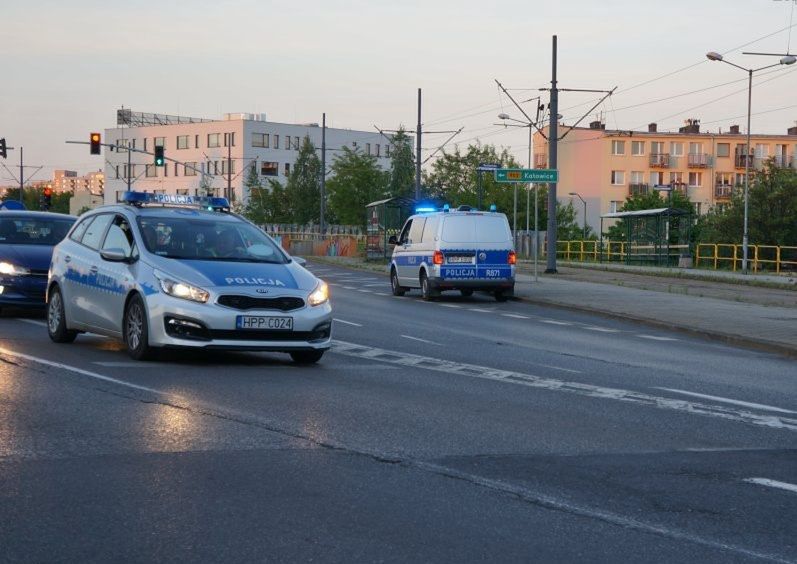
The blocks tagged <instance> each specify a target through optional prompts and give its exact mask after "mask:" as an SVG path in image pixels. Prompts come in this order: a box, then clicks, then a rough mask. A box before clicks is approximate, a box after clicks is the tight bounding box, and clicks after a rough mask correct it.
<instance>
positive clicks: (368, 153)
mask: <svg viewBox="0 0 797 564" xmlns="http://www.w3.org/2000/svg"><path fill="white" fill-rule="evenodd" d="M365 154H366V155H370V154H371V144H370V143H366V144H365Z"/></svg>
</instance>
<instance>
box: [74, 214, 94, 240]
mask: <svg viewBox="0 0 797 564" xmlns="http://www.w3.org/2000/svg"><path fill="white" fill-rule="evenodd" d="M92 221H94V217H84V218H83V219H81V220H80V221H79V222H78V224H77V227H75V229H74V230H73V231H72V234H71V235H70V236H69V238H70V239H72V240H73V241H77V242H78V243H80V240H81V239H82V238H83V235H84V234H85V233H86V229H87V228H88V226H89V224H90V223H91V222H92Z"/></svg>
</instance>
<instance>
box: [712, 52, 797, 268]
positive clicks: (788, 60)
mask: <svg viewBox="0 0 797 564" xmlns="http://www.w3.org/2000/svg"><path fill="white" fill-rule="evenodd" d="M706 57H707V58H708V60H709V61H720V62H722V63H726V64H729V65H731V66H732V67H736V68H737V69H741V70H743V71H745V72H746V73H747V146H746V148H745V152H746V154H745V156H744V227H743V231H742V272H744V273H745V274H747V256H748V254H747V247H748V228H747V225H748V207H749V203H748V200H749V191H750V149H751V147H750V115H751V107H752V99H753V73H754V72H758V71H761V70H764V69H769V68H772V67H777V66H778V65H792V64H794V62H795V61H797V58H795V57H794V55H786V56H785V57H782V58H781V59H780V61H779V62H777V63H775V64H773V65H767V66H765V67H760V68H757V69H746V68H744V67H742V66H740V65H737V64H736V63H732V62H730V61H726V60H725V59H724V58H723V56H722V55H721V54H719V53H717V52H716V51H710V52H708V53H706Z"/></svg>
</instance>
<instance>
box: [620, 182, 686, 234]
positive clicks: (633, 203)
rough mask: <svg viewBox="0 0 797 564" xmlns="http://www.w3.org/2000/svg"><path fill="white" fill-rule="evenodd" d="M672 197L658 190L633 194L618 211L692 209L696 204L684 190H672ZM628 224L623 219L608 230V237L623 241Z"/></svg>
mask: <svg viewBox="0 0 797 564" xmlns="http://www.w3.org/2000/svg"><path fill="white" fill-rule="evenodd" d="M670 195H671V196H672V198H671V199H670V197H669V196H668V195H666V193H665V196H663V197H662V195H661V193H659V191H658V190H651V191H649V192H646V193H644V194H633V195H631V196H629V197H628V198H626V200H625V203H624V204H623V207H621V208H620V209H619V210H618V211H624V212H625V211H637V210H655V209H659V208H666V207H671V208H675V209H681V210H687V211H690V212H691V211H692V210H693V209H694V206H692V202H691V201H690V200H689V196H687V195H686V194H685V193H684V192H677V191H674V190H673V191H672V192H670ZM626 234H627V226H626V222H625V220H623V219H621V220H619V221H618V222H617V223H615V224H614V225H612V226H611V227H609V229H608V231H607V238H608V239H609V240H611V241H623V240H625V238H626Z"/></svg>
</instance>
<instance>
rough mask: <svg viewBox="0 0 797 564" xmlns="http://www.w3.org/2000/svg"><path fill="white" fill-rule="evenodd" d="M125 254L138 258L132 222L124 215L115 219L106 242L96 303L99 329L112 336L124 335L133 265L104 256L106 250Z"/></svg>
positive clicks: (130, 257)
mask: <svg viewBox="0 0 797 564" xmlns="http://www.w3.org/2000/svg"><path fill="white" fill-rule="evenodd" d="M110 250H114V251H122V252H123V253H124V255H125V256H126V257H127V258H128V260H132V259H133V258H135V257H137V256H138V248H137V247H136V243H135V238H134V237H133V231H132V227H131V224H130V222H129V221H128V220H127V219H126V218H125V217H124V216H123V215H121V214H116V215H115V216H114V217H113V220H112V221H111V223H110V225H109V226H108V229H107V231H106V232H105V238H104V240H103V243H102V248H101V251H100V257H99V262H98V265H97V266H98V272H97V289H98V293H99V295H98V297H97V300H96V302H95V306H96V314H97V323H98V326H99V327H100V328H102V329H104V330H105V331H109V332H112V333H118V334H120V335H121V332H122V317H123V314H124V305H125V298H126V297H127V291H128V289H129V288H130V286H131V285H132V279H133V273H132V272H131V269H132V268H133V265H132V263H131V262H116V261H110V260H106V259H104V258H103V257H102V251H110Z"/></svg>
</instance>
